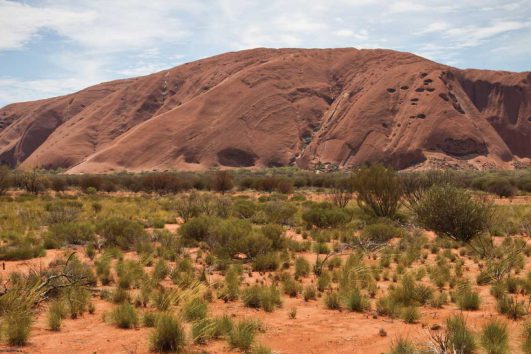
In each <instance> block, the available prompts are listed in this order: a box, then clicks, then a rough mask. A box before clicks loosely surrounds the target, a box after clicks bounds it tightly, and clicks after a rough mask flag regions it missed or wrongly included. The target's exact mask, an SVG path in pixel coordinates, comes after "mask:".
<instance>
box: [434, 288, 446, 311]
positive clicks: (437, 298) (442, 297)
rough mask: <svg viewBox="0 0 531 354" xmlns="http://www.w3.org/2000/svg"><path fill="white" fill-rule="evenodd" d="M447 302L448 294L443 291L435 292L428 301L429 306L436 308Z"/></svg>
mask: <svg viewBox="0 0 531 354" xmlns="http://www.w3.org/2000/svg"><path fill="white" fill-rule="evenodd" d="M447 303H448V295H446V293H445V292H442V291H441V292H438V293H436V294H435V295H434V296H433V297H432V298H431V300H430V301H429V304H430V306H431V307H434V308H436V309H440V308H442V307H443V306H444V305H446V304H447Z"/></svg>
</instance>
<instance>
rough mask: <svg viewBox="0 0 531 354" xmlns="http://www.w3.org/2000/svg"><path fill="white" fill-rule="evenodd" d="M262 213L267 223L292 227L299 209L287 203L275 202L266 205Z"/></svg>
mask: <svg viewBox="0 0 531 354" xmlns="http://www.w3.org/2000/svg"><path fill="white" fill-rule="evenodd" d="M261 211H262V212H263V213H264V215H265V220H266V223H271V224H280V225H290V224H292V222H293V216H294V215H295V214H296V213H297V207H296V206H294V205H291V204H290V203H287V202H283V201H280V200H275V201H269V202H266V203H264V205H263V206H262V208H261Z"/></svg>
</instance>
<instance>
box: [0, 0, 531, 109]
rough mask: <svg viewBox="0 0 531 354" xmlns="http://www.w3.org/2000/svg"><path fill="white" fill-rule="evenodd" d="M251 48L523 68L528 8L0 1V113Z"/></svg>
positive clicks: (528, 63) (529, 62) (417, 1)
mask: <svg viewBox="0 0 531 354" xmlns="http://www.w3.org/2000/svg"><path fill="white" fill-rule="evenodd" d="M254 47H274V48H281V47H302V48H331V47H356V48H387V49H395V50H401V51H408V52H413V53H415V54H418V55H421V56H424V57H427V58H429V59H432V60H435V61H438V62H440V63H444V64H448V65H453V66H457V67H460V68H481V69H496V70H511V71H529V70H531V0H522V1H494V0H475V1H472V0H461V1H455V2H453V1H448V0H444V1H439V0H422V1H421V0H397V1H382V0H378V1H377V0H320V1H317V0H314V1H312V0H264V1H253V0H204V1H201V0H195V1H194V0H188V1H181V0H164V1H163V0H115V1H113V0H75V1H67V0H49V1H46V0H35V1H13V0H0V106H3V105H5V104H8V103H12V102H18V101H26V100H32V99H39V98H46V97H52V96H57V95H61V94H65V93H70V92H73V91H76V90H79V89H82V88H84V87H86V86H89V85H92V84H96V83H99V82H103V81H108V80H112V79H117V78H125V77H131V76H138V75H144V74H149V73H152V72H156V71H159V70H162V69H165V68H170V67H173V66H176V65H179V64H182V63H185V62H188V61H192V60H196V59H200V58H203V57H207V56H210V55H214V54H219V53H223V52H227V51H233V50H240V49H246V48H254Z"/></svg>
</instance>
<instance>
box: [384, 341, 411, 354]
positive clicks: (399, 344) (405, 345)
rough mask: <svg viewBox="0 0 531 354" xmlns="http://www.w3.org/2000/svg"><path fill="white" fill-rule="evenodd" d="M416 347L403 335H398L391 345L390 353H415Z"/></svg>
mask: <svg viewBox="0 0 531 354" xmlns="http://www.w3.org/2000/svg"><path fill="white" fill-rule="evenodd" d="M416 353H417V347H416V346H415V344H414V343H413V342H412V341H411V340H409V339H407V338H404V337H399V338H398V340H397V341H396V342H394V343H393V344H392V346H391V352H390V354H416Z"/></svg>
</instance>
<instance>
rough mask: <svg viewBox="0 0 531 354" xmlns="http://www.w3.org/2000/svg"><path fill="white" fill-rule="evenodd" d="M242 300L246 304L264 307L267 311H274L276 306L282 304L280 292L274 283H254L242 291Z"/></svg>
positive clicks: (253, 306)
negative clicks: (260, 284)
mask: <svg viewBox="0 0 531 354" xmlns="http://www.w3.org/2000/svg"><path fill="white" fill-rule="evenodd" d="M242 300H243V303H244V305H245V306H247V307H252V308H263V309H264V311H266V312H272V311H273V310H274V309H275V307H277V306H280V305H281V304H282V302H281V300H280V293H279V291H278V290H277V288H276V287H275V286H274V285H271V286H258V285H253V286H251V287H249V288H247V289H245V290H243V292H242Z"/></svg>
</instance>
